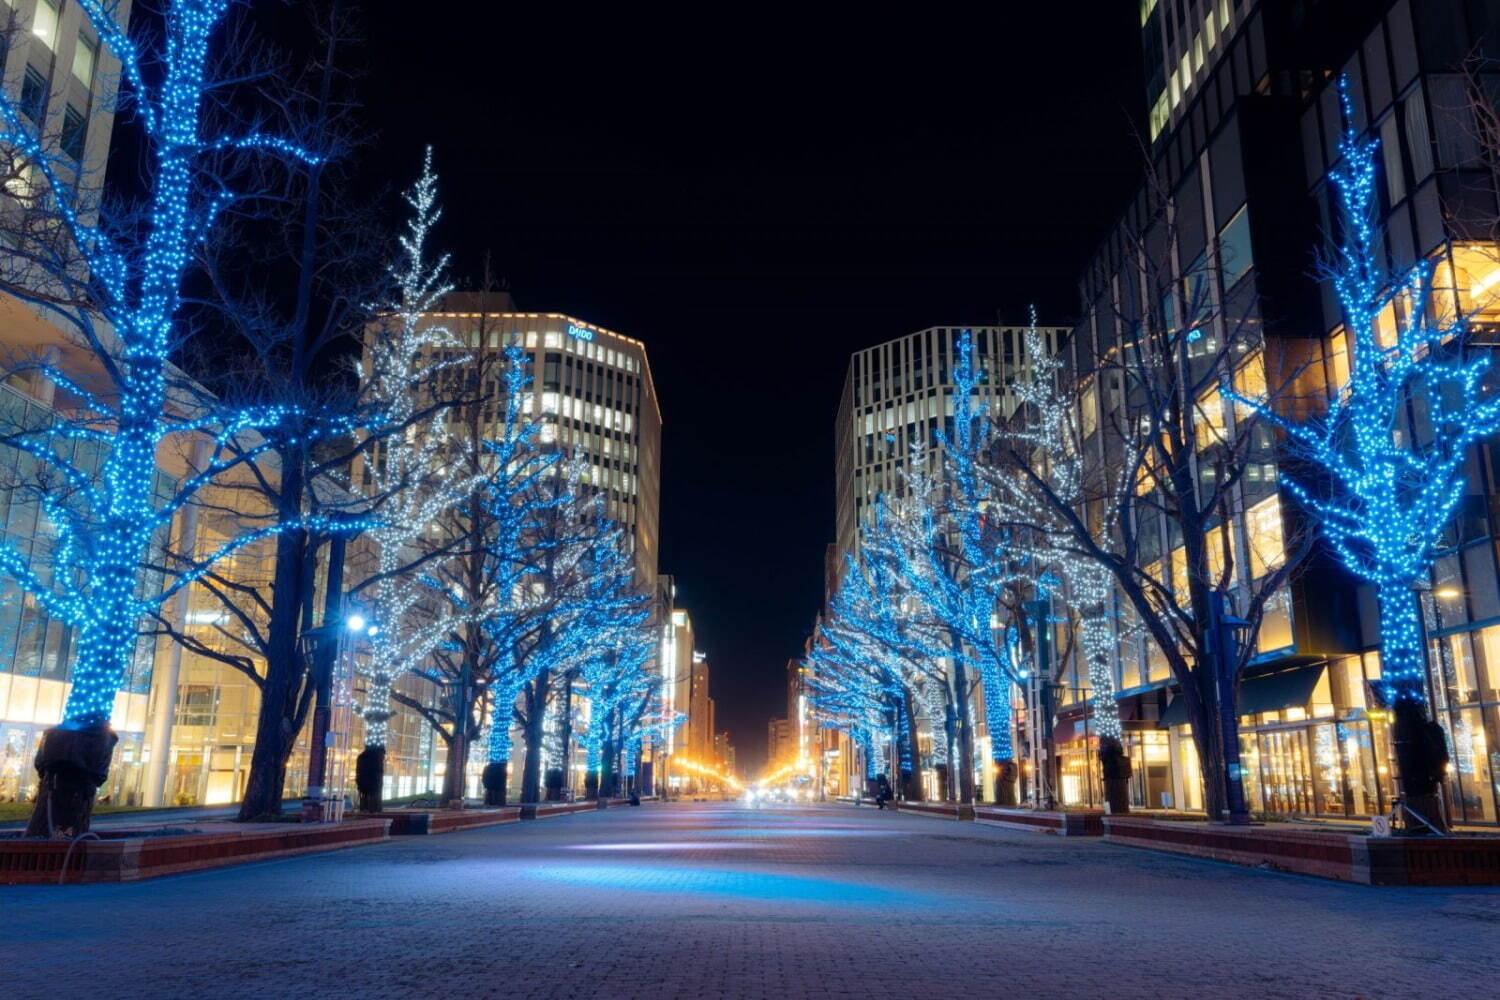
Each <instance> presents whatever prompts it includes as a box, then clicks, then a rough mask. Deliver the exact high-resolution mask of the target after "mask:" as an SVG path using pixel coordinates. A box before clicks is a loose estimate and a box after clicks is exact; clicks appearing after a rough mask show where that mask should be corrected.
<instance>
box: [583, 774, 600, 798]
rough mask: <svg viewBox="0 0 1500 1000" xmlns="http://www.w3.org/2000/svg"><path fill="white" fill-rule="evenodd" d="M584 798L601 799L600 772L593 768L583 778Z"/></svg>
mask: <svg viewBox="0 0 1500 1000" xmlns="http://www.w3.org/2000/svg"><path fill="white" fill-rule="evenodd" d="M583 797H584V798H586V799H597V798H598V797H599V772H598V771H595V770H594V769H593V768H589V770H588V771H587V772H586V773H585V774H584V776H583Z"/></svg>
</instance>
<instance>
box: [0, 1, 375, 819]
mask: <svg viewBox="0 0 1500 1000" xmlns="http://www.w3.org/2000/svg"><path fill="white" fill-rule="evenodd" d="M80 8H81V9H82V11H83V14H84V16H85V17H86V18H87V20H88V22H89V24H90V26H91V29H92V31H93V32H94V33H95V35H96V37H98V38H99V40H100V42H101V43H102V44H103V45H104V47H105V48H106V49H107V50H108V51H109V52H110V53H111V54H112V55H113V56H114V57H115V59H117V60H118V61H119V64H120V71H119V79H118V80H117V81H112V82H111V86H110V87H106V88H105V89H106V92H109V91H110V90H111V89H113V90H115V91H116V92H117V93H118V95H119V101H120V103H121V106H122V107H123V108H126V109H128V111H129V112H130V114H129V116H128V118H122V119H121V125H122V127H126V128H132V129H134V130H136V132H137V133H138V135H139V137H140V141H141V143H142V150H143V152H142V161H143V166H144V183H145V187H144V194H143V196H142V203H141V204H139V205H136V206H125V205H120V204H108V203H106V204H103V205H102V206H101V204H100V200H99V198H98V193H97V191H96V190H91V189H89V188H88V187H87V186H86V184H85V183H84V182H85V181H86V180H87V178H86V177H80V176H79V173H78V171H79V165H78V164H76V163H74V162H73V161H72V160H71V159H70V158H68V157H66V155H65V154H63V153H62V152H61V151H60V150H58V149H56V148H55V146H54V144H53V143H52V142H51V140H50V139H49V138H48V137H46V136H44V135H43V134H42V132H41V131H40V128H39V126H38V124H37V123H35V122H34V121H33V120H32V116H31V115H30V114H28V112H27V110H26V109H25V108H23V107H22V106H21V105H20V104H18V103H17V102H16V101H15V100H13V99H12V98H11V97H9V96H6V95H5V94H0V143H3V144H4V146H5V147H6V148H7V149H8V150H9V151H10V152H11V155H13V156H15V157H18V158H20V159H21V160H23V161H24V162H25V164H26V165H27V167H28V168H30V170H31V171H32V175H33V176H34V177H35V178H36V183H35V184H33V185H32V190H31V192H30V196H29V197H28V199H26V202H25V204H24V205H23V210H22V211H21V212H20V213H19V219H20V221H19V222H15V223H8V224H7V233H6V235H7V237H8V238H7V240H6V242H7V249H6V252H5V254H4V255H0V256H3V262H0V289H3V290H4V291H5V292H7V293H9V294H11V295H14V296H15V297H17V298H19V299H20V300H22V301H23V302H26V303H28V304H30V305H32V306H33V307H35V308H36V309H37V310H38V311H39V312H41V313H42V314H43V315H44V316H46V317H47V318H49V319H51V320H53V321H54V322H56V323H57V324H58V325H60V326H61V327H63V328H64V329H65V330H66V331H67V333H68V334H69V335H70V336H72V337H73V338H75V339H76V341H77V342H79V343H81V344H82V345H84V347H86V348H87V350H88V351H89V352H90V353H91V354H92V356H93V359H94V361H95V362H96V364H97V368H96V369H95V370H94V371H92V372H90V373H88V374H86V375H80V376H79V377H78V378H74V377H73V376H72V375H70V374H68V373H66V372H64V371H63V370H62V369H61V368H60V367H59V366H58V365H56V364H54V363H50V362H48V361H47V360H45V359H41V360H37V361H35V362H32V363H29V364H28V365H26V366H23V367H30V368H31V369H32V370H33V371H34V372H35V373H37V374H40V375H42V376H44V377H45V378H47V379H49V380H50V381H52V382H53V383H54V384H55V385H57V386H58V388H59V389H60V390H62V391H63V392H64V393H65V394H66V395H68V396H71V397H72V399H73V400H74V401H75V402H74V409H73V410H72V411H71V412H69V413H66V414H59V416H58V419H57V420H56V421H55V422H54V423H52V424H51V425H50V426H48V427H47V428H44V429H35V428H5V429H3V430H0V433H3V434H4V439H5V441H6V443H8V444H10V445H12V446H14V447H16V448H18V449H19V450H21V451H22V452H24V453H26V454H28V455H30V456H31V457H33V458H34V459H36V460H37V462H38V463H40V464H41V465H42V466H44V467H45V469H46V470H47V472H48V474H49V475H50V476H51V482H52V484H53V486H52V487H49V488H47V489H45V490H44V491H42V492H41V493H40V494H39V495H38V498H37V502H38V503H39V505H40V507H41V510H42V512H43V513H44V514H45V515H46V517H47V518H48V520H49V521H50V522H51V525H52V527H53V531H54V532H55V534H56V541H55V543H54V544H52V545H51V547H50V550H49V551H48V552H47V553H46V556H45V559H44V561H45V563H46V566H45V568H44V569H39V568H38V566H37V565H34V564H33V562H32V561H30V560H28V559H27V558H25V557H24V556H23V555H22V554H21V553H20V552H19V551H18V550H17V549H16V548H15V546H14V545H12V544H10V543H0V572H3V573H5V574H6V575H7V576H9V577H11V578H12V579H13V580H15V581H16V583H17V584H18V585H19V586H20V587H21V588H22V589H24V590H25V591H27V592H28V593H30V594H31V595H32V596H33V598H34V599H35V600H36V601H37V602H38V604H39V605H40V606H41V607H42V608H44V609H45V610H46V612H47V613H48V614H49V615H51V616H52V617H53V618H55V619H56V620H59V621H62V622H65V623H67V624H68V625H69V626H70V627H71V628H72V629H73V635H74V643H73V647H74V650H75V657H74V661H73V666H72V674H71V688H70V690H69V693H68V698H67V702H66V704H65V706H64V708H63V717H62V721H61V723H60V724H59V725H58V726H56V727H54V728H52V729H50V730H48V731H47V733H46V734H45V736H44V738H43V741H42V745H41V748H40V750H39V752H38V754H37V759H36V766H37V770H38V773H39V775H40V784H39V788H38V794H37V799H36V808H35V812H34V813H33V816H32V820H31V823H30V824H29V826H28V833H29V834H31V835H49V834H54V833H58V834H60V833H74V834H77V833H81V832H83V831H85V830H87V829H88V826H89V818H90V813H91V810H92V806H93V798H94V793H95V790H96V789H97V788H98V787H99V786H100V785H101V784H102V783H103V782H104V781H105V780H106V778H107V775H108V768H109V762H110V757H111V753H112V750H113V747H114V744H115V742H116V739H117V737H116V736H115V734H114V732H113V731H112V730H111V729H110V716H111V714H112V712H113V710H114V704H115V696H116V693H117V692H118V691H119V690H120V686H121V683H122V681H123V679H124V677H125V676H126V672H127V670H128V668H129V665H130V661H131V658H132V656H133V655H134V653H135V650H136V648H137V643H136V639H137V635H138V632H139V630H140V625H141V622H142V620H143V618H145V617H146V616H148V615H149V614H151V613H152V612H153V611H154V610H155V609H156V608H159V607H160V606H161V604H162V602H163V601H165V600H166V599H167V598H168V597H170V596H171V595H172V594H173V593H176V592H177V591H179V590H180V589H181V588H183V587H186V586H188V585H189V584H190V583H191V582H192V581H193V580H194V579H195V578H196V576H197V575H198V573H200V572H202V568H203V567H207V566H211V565H212V564H214V563H215V562H217V561H219V560H221V559H223V558H224V557H226V556H228V555H231V554H232V553H234V552H237V551H239V550H240V549H242V548H244V547H245V546H246V545H249V544H253V542H255V541H257V540H259V537H264V536H263V534H261V533H260V532H255V531H247V532H246V533H244V534H242V535H240V536H238V537H236V538H233V539H231V540H230V541H229V542H228V543H226V544H225V545H224V546H223V547H221V548H220V549H218V550H217V551H214V552H211V553H207V554H206V555H205V556H204V557H202V558H200V559H199V560H197V565H196V567H195V568H193V569H191V570H188V571H185V572H182V573H180V574H178V576H177V577H176V579H175V580H174V581H173V582H172V584H171V585H169V586H167V587H164V588H160V589H154V588H151V587H149V586H147V582H148V578H147V574H146V572H145V569H144V567H146V566H147V565H148V564H149V563H150V562H152V561H153V560H152V559H151V558H150V555H151V552H152V549H153V545H154V544H155V545H159V544H161V543H162V542H163V541H164V536H165V534H166V533H167V531H168V530H169V526H170V525H171V523H172V519H173V516H174V515H175V514H176V513H177V511H178V510H180V509H181V508H182V507H183V506H184V505H185V504H187V503H189V502H190V501H191V500H192V499H193V497H194V496H195V495H196V494H197V493H198V492H199V491H200V490H201V489H202V488H203V487H204V486H205V485H206V484H208V483H210V482H212V481H213V480H214V479H216V478H217V477H218V476H220V475H222V474H223V473H225V472H226V471H227V470H228V468H230V467H232V466H234V465H237V464H239V463H240V462H242V461H243V454H240V455H230V454H229V453H228V451H227V448H228V444H229V443H230V442H231V441H234V440H235V439H236V438H237V437H239V436H242V435H245V434H246V433H247V432H248V431H252V430H256V429H264V428H269V427H274V426H276V425H278V424H279V423H282V422H284V421H285V420H287V419H289V418H290V416H291V414H288V413H287V412H285V411H284V409H283V408H278V407H264V408H258V407H246V408H242V409H239V410H237V411H229V412H226V411H224V410H222V409H220V408H217V407H211V404H210V403H209V402H208V401H206V400H205V399H204V398H203V397H202V396H201V394H199V393H198V392H197V391H196V390H195V388H194V387H193V386H192V385H191V384H189V383H187V382H186V381H185V380H182V379H179V378H177V377H176V376H175V374H174V369H173V368H172V367H171V365H170V363H169V359H170V358H172V357H173V356H174V353H175V352H177V351H179V350H181V349H182V348H183V347H184V343H185V341H186V338H187V330H188V324H185V323H184V322H183V319H182V316H181V312H182V308H183V299H184V288H185V284H186V282H187V281H188V279H189V277H190V273H191V271H192V268H193V265H194V256H195V254H196V253H197V251H198V250H199V249H200V248H201V247H202V246H203V245H204V243H205V240H206V239H207V238H208V237H210V236H211V235H212V234H213V233H214V232H215V231H216V229H217V228H218V227H220V226H222V225H224V224H225V220H226V219H227V218H229V217H231V216H232V215H233V214H234V213H236V212H237V211H238V210H240V209H241V208H244V207H245V206H247V205H248V204H250V203H252V202H253V201H254V194H255V192H251V193H250V195H248V196H247V195H242V194H238V193H236V191H235V190H234V189H233V187H232V186H231V185H230V183H229V182H228V180H227V179H226V176H227V175H228V174H229V173H231V172H232V170H231V168H229V167H228V166H226V161H227V160H234V161H236V162H238V163H241V164H242V163H243V161H244V159H245V158H246V157H250V158H257V157H266V158H272V159H276V160H280V161H284V162H285V161H291V162H300V163H302V164H310V163H315V162H317V161H318V160H319V159H320V157H319V156H318V154H317V153H315V152H313V151H310V150H307V149H303V148H301V147H299V146H297V145H296V144H294V143H292V142H289V141H287V140H285V139H282V138H279V137H277V136H276V135H273V134H271V133H270V132H268V131H265V130H263V129H260V128H250V129H247V130H246V131H244V132H238V133H235V132H224V133H218V134H210V133H208V132H207V131H206V127H205V124H204V119H205V114H206V111H207V108H208V100H209V95H210V94H211V93H213V92H214V90H215V88H216V87H218V86H219V85H220V84H221V83H222V81H220V80H219V79H217V78H216V76H215V74H214V72H213V68H212V63H213V60H212V57H211V54H210V48H211V45H212V43H213V40H214V39H215V38H216V36H218V35H220V34H221V33H222V31H223V29H224V26H225V21H226V19H227V18H228V15H229V13H230V11H231V10H232V9H233V8H234V5H232V4H231V3H229V2H228V0H167V2H166V3H164V5H163V8H162V17H161V18H160V23H159V24H158V25H156V26H155V27H154V28H153V29H152V31H150V32H137V33H136V34H134V35H132V34H130V33H128V32H127V30H126V29H125V27H124V26H123V25H121V24H120V23H118V22H117V20H116V17H117V14H118V9H117V7H116V6H115V5H114V4H110V3H103V2H100V0H80ZM245 210H246V211H253V208H246V209H245ZM345 430H347V428H345ZM204 438H206V439H207V440H206V446H205V444H204V442H203V440H202V439H204ZM194 439H198V440H196V441H195V440H194ZM189 441H194V443H193V445H191V446H189V445H188V442H189ZM85 442H86V443H88V444H89V445H90V446H91V449H92V450H95V451H96V453H98V454H99V455H100V459H99V465H98V468H97V471H95V470H94V469H90V468H84V467H83V465H82V464H81V463H78V462H76V461H75V460H74V458H73V457H72V455H73V452H72V445H73V444H75V443H85ZM174 450H175V451H178V452H180V453H184V454H186V453H189V452H193V451H196V452H197V453H198V454H199V455H203V454H206V455H207V458H206V460H205V461H204V462H203V463H202V464H201V465H199V466H197V467H190V468H189V469H188V471H187V472H186V473H185V474H184V475H183V476H182V477H181V479H180V481H179V482H178V483H177V484H176V485H175V487H174V488H173V489H171V490H170V492H169V493H168V495H166V496H165V497H160V496H158V495H157V493H156V482H157V476H156V472H157V461H158V456H159V455H161V454H167V453H171V452H173V451H174Z"/></svg>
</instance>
